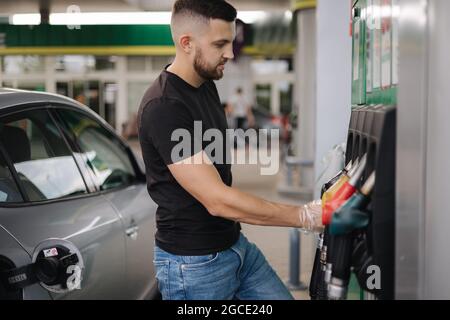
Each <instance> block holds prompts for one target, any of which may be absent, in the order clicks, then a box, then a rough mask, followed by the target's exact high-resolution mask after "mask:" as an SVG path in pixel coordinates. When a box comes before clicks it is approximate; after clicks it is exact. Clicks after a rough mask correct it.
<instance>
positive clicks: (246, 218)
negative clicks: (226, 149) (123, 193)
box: [168, 151, 322, 231]
mask: <svg viewBox="0 0 450 320" xmlns="http://www.w3.org/2000/svg"><path fill="white" fill-rule="evenodd" d="M168 167H169V170H170V172H171V173H172V175H173V176H174V178H175V179H176V180H177V182H178V183H179V184H180V185H181V186H182V187H183V188H184V189H185V190H186V191H187V192H189V193H190V194H191V195H192V196H193V197H194V198H196V199H197V200H198V201H199V202H200V203H201V204H203V206H205V208H206V209H207V210H208V212H209V213H210V214H211V215H213V216H217V217H221V218H225V219H228V220H233V221H239V222H242V223H247V224H253V225H261V226H280V227H296V228H304V229H305V230H306V231H317V230H318V229H321V227H322V221H321V218H318V216H319V215H320V216H321V214H322V210H321V207H320V206H317V205H313V206H310V207H306V209H305V207H296V206H291V205H284V204H278V203H273V202H269V201H266V200H263V199H260V198H257V197H255V196H252V195H249V194H246V193H244V192H241V191H239V190H237V189H235V188H231V187H228V186H227V185H225V184H224V183H223V181H222V179H221V178H220V175H219V173H218V172H217V170H216V168H215V167H214V165H213V164H212V163H211V161H210V159H209V158H208V156H207V155H206V153H205V152H203V151H202V152H200V153H198V154H196V155H194V156H193V157H191V158H189V159H186V160H184V161H182V162H179V163H176V164H172V165H169V166H168ZM302 210H303V214H302V215H300V214H299V212H301V211H302Z"/></svg>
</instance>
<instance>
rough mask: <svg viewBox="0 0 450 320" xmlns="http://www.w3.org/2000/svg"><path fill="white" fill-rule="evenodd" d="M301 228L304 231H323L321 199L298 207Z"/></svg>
mask: <svg viewBox="0 0 450 320" xmlns="http://www.w3.org/2000/svg"><path fill="white" fill-rule="evenodd" d="M298 216H299V219H300V223H301V225H302V227H301V229H302V230H303V231H306V232H316V233H321V232H323V229H324V225H323V224H322V200H315V201H312V202H310V203H307V204H305V205H304V206H303V207H300V209H299V213H298Z"/></svg>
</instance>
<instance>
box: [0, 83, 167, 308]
mask: <svg viewBox="0 0 450 320" xmlns="http://www.w3.org/2000/svg"><path fill="white" fill-rule="evenodd" d="M156 209H157V205H156V204H155V203H154V202H153V201H152V200H151V198H150V196H149V195H148V193H147V188H146V181H145V174H144V170H143V165H142V162H141V160H140V159H139V158H137V157H135V156H134V154H133V152H132V150H131V149H130V147H129V146H128V145H127V144H126V143H125V142H124V141H122V139H121V138H120V137H118V136H117V135H116V134H115V132H114V130H113V129H112V128H111V127H110V126H109V125H108V124H107V123H106V122H105V121H104V120H103V119H101V118H100V117H99V116H98V115H97V114H95V113H94V112H93V111H91V110H90V109H89V108H88V107H86V106H84V105H81V104H79V103H78V102H76V101H74V100H71V99H68V98H65V97H62V96H59V95H54V94H47V93H37V92H28V91H19V90H11V89H0V299H151V298H154V297H157V296H158V291H157V285H156V280H155V274H154V267H153V243H154V233H155V230H156V227H155V213H156Z"/></svg>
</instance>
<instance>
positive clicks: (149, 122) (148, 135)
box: [140, 98, 202, 165]
mask: <svg viewBox="0 0 450 320" xmlns="http://www.w3.org/2000/svg"><path fill="white" fill-rule="evenodd" d="M196 127H197V131H199V132H197V135H196V134H195V128H196ZM198 127H199V123H197V125H195V122H194V118H193V117H192V115H191V114H190V112H189V109H188V107H187V106H186V105H185V104H184V103H183V102H181V101H178V100H174V99H164V98H161V99H154V100H152V101H150V102H149V103H147V104H146V106H145V107H144V109H143V112H142V116H141V123H140V137H141V138H144V139H146V141H147V143H151V144H152V145H153V146H154V148H155V149H156V150H157V152H158V153H159V155H160V156H161V158H162V159H163V161H164V163H165V164H166V165H170V164H173V163H177V162H180V161H182V160H185V159H187V158H190V157H192V156H193V155H195V154H197V153H198V152H200V151H201V150H202V141H201V135H202V131H201V129H200V130H198Z"/></svg>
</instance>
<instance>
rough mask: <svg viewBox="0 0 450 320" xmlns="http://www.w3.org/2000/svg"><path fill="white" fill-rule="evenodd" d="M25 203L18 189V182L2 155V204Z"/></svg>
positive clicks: (0, 195) (0, 187)
mask: <svg viewBox="0 0 450 320" xmlns="http://www.w3.org/2000/svg"><path fill="white" fill-rule="evenodd" d="M5 202H7V203H14V202H23V198H22V195H21V194H20V191H19V189H18V188H17V185H16V182H15V181H14V178H13V176H12V174H11V170H10V169H9V167H8V165H7V164H6V161H5V159H4V158H3V156H2V155H1V154H0V204H1V203H5Z"/></svg>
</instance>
